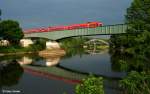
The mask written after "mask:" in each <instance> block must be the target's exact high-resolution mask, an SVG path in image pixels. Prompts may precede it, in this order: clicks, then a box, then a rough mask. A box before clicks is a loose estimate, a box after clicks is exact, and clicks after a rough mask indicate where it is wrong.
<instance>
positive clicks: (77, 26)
mask: <svg viewBox="0 0 150 94" xmlns="http://www.w3.org/2000/svg"><path fill="white" fill-rule="evenodd" d="M102 25H103V24H102V23H101V22H87V23H82V24H72V25H68V26H53V27H43V28H34V29H28V30H24V33H37V32H51V31H62V30H73V29H81V28H96V27H98V26H102Z"/></svg>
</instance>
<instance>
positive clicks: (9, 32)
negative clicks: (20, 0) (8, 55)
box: [0, 20, 24, 45]
mask: <svg viewBox="0 0 150 94" xmlns="http://www.w3.org/2000/svg"><path fill="white" fill-rule="evenodd" d="M23 36H24V34H23V32H22V29H21V28H20V26H19V23H18V22H17V21H13V20H4V21H1V22H0V37H1V38H3V39H5V40H8V41H9V42H10V44H11V45H16V44H19V42H20V39H22V38H23Z"/></svg>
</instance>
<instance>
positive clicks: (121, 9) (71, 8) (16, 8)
mask: <svg viewBox="0 0 150 94" xmlns="http://www.w3.org/2000/svg"><path fill="white" fill-rule="evenodd" d="M131 1H132V0H0V9H2V19H14V20H17V21H19V22H20V24H21V27H22V28H24V29H25V28H34V27H42V26H51V25H67V24H72V23H84V22H88V21H102V22H103V23H104V24H117V23H123V21H124V15H125V13H126V8H128V7H129V6H130V3H131Z"/></svg>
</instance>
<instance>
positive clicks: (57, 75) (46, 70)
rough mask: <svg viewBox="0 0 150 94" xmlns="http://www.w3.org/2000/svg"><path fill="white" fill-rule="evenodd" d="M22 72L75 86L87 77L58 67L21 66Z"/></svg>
mask: <svg viewBox="0 0 150 94" xmlns="http://www.w3.org/2000/svg"><path fill="white" fill-rule="evenodd" d="M23 68H24V71H25V72H27V73H30V74H32V75H35V76H40V77H44V78H47V79H55V80H62V81H64V82H66V83H70V84H76V83H80V82H81V79H83V78H85V77H87V75H85V74H79V73H75V72H71V71H67V70H65V69H62V68H59V67H55V66H54V67H34V66H28V65H25V66H23Z"/></svg>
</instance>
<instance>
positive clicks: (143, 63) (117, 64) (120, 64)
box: [111, 52, 150, 72]
mask: <svg viewBox="0 0 150 94" xmlns="http://www.w3.org/2000/svg"><path fill="white" fill-rule="evenodd" d="M111 63H112V69H113V70H115V71H126V72H129V71H134V70H136V71H139V72H140V71H149V68H150V65H149V63H150V61H149V60H145V57H144V56H141V55H133V54H127V53H121V52H114V53H111Z"/></svg>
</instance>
